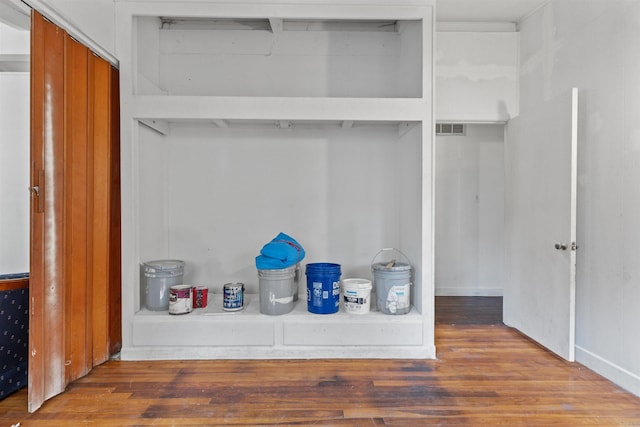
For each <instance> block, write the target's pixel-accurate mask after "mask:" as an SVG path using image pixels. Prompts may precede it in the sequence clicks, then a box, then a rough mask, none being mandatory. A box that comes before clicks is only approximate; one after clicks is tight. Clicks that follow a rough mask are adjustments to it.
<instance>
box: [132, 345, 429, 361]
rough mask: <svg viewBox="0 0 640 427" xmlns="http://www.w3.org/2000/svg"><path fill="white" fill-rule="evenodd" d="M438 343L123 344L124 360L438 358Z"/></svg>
mask: <svg viewBox="0 0 640 427" xmlns="http://www.w3.org/2000/svg"><path fill="white" fill-rule="evenodd" d="M435 357H436V350H435V346H404V347H397V346H380V347H341V346H307V347H297V346H295V347H294V346H281V347H251V346H242V347H213V346H212V347H198V346H188V347H187V346H182V347H155V346H154V347H139V346H136V347H123V348H122V351H121V353H120V358H121V360H176V359H178V360H194V359H195V360H197V359H205V360H208V359H309V358H313V359H435Z"/></svg>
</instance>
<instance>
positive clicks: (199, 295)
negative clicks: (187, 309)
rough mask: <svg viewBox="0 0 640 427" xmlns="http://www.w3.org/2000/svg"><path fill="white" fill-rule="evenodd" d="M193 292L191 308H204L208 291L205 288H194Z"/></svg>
mask: <svg viewBox="0 0 640 427" xmlns="http://www.w3.org/2000/svg"><path fill="white" fill-rule="evenodd" d="M192 292H193V308H205V307H206V306H207V299H208V297H209V289H207V287H206V286H194V287H193V289H192Z"/></svg>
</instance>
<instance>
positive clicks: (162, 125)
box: [138, 119, 169, 135]
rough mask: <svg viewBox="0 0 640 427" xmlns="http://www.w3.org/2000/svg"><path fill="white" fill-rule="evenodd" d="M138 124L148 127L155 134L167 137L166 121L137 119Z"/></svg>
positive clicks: (167, 126) (167, 125)
mask: <svg viewBox="0 0 640 427" xmlns="http://www.w3.org/2000/svg"><path fill="white" fill-rule="evenodd" d="M138 121H139V122H140V123H142V124H143V125H145V126H148V127H150V128H151V129H153V130H155V131H156V132H158V133H160V134H162V135H168V134H169V122H167V121H166V120H158V119H139V120H138Z"/></svg>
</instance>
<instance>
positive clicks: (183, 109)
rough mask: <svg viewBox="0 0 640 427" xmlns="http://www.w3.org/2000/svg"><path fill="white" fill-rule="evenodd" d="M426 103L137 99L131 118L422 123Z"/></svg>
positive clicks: (394, 100) (401, 100)
mask: <svg viewBox="0 0 640 427" xmlns="http://www.w3.org/2000/svg"><path fill="white" fill-rule="evenodd" d="M425 102H426V101H425V100H423V99H421V98H420V99H414V98H298V97H293V98H292V97H267V98H264V97H219V96H162V95H160V96H135V97H133V98H132V99H131V101H130V102H129V106H130V114H131V116H132V117H134V118H138V119H159V120H172V119H174V120H180V119H183V120H205V119H208V120H212V119H222V120H243V119H244V120H250V119H256V120H260V119H263V120H281V119H284V120H316V121H322V120H354V121H356V120H357V121H397V122H401V121H422V120H426V119H428V118H429V117H427V116H426V112H428V111H429V110H428V108H426V107H427V105H426V104H425Z"/></svg>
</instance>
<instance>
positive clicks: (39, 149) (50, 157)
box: [28, 11, 121, 412]
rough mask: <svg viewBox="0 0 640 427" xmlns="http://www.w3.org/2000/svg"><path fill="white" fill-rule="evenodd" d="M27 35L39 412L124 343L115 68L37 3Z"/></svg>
mask: <svg viewBox="0 0 640 427" xmlns="http://www.w3.org/2000/svg"><path fill="white" fill-rule="evenodd" d="M31 37H32V59H31V61H32V62H31V70H32V71H31V75H32V77H31V79H32V83H31V105H32V109H31V133H32V138H31V140H32V141H31V158H32V164H31V185H32V186H38V191H35V190H33V189H32V203H31V216H32V218H31V267H30V268H31V276H30V296H31V301H30V325H29V330H30V333H29V349H30V361H29V385H28V387H29V388H28V393H29V411H30V412H33V411H35V410H37V409H38V408H39V407H40V406H41V405H42V403H43V402H44V401H45V400H47V399H48V398H50V397H53V396H55V395H56V394H59V393H61V392H63V391H64V389H65V387H66V385H67V384H68V383H69V382H71V381H73V380H75V379H77V378H80V377H82V376H84V375H86V374H87V373H88V372H90V370H91V369H92V368H93V367H94V366H96V365H98V364H100V363H102V362H104V361H106V360H107V359H108V358H109V356H110V354H111V351H118V350H119V347H120V340H121V338H120V337H121V332H120V325H121V320H120V318H119V316H120V235H119V233H120V200H119V198H120V181H119V138H118V136H117V135H118V134H119V121H118V120H117V118H118V115H119V106H118V94H117V93H114V91H116V90H118V88H117V82H118V76H117V70H115V69H114V68H112V67H111V65H110V64H109V63H108V62H106V61H104V60H102V59H101V58H98V57H96V56H95V55H94V54H92V52H91V51H90V50H89V49H88V48H86V47H85V46H83V45H82V44H80V43H78V42H77V41H76V40H74V39H72V38H71V37H70V36H69V35H68V34H66V33H65V31H64V30H62V29H60V28H58V27H56V26H55V25H54V24H52V23H50V22H48V21H47V20H46V19H44V18H43V17H42V16H41V15H40V14H38V13H37V12H35V11H34V12H33V17H32V36H31ZM115 163H118V164H115ZM115 174H117V175H118V176H115ZM116 317H117V319H116Z"/></svg>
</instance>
